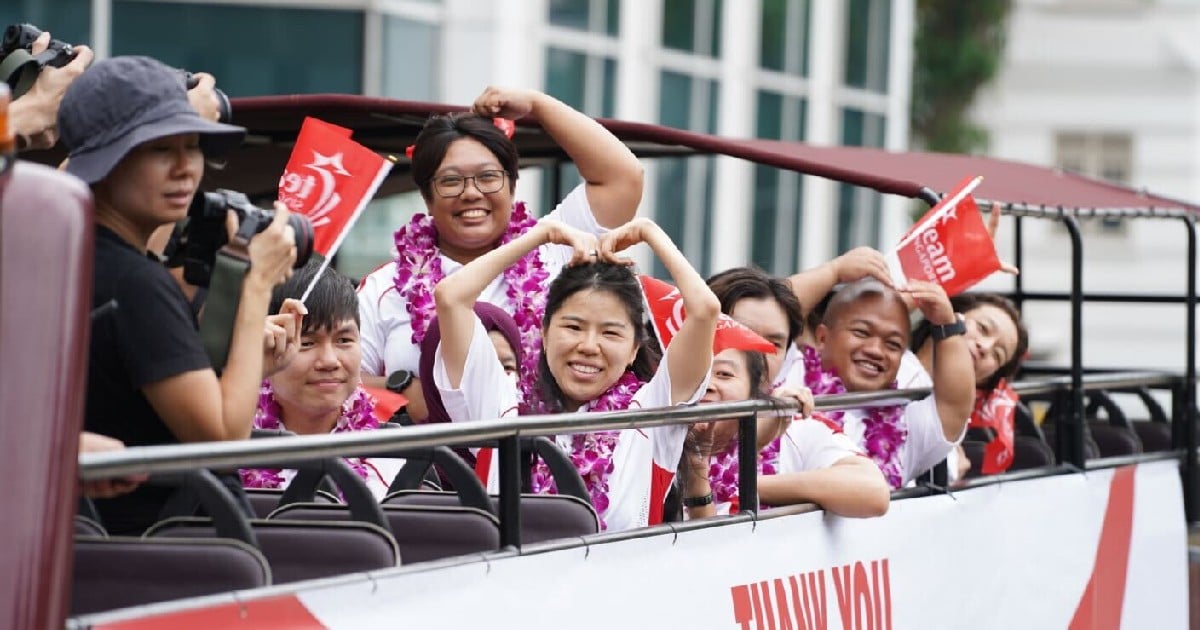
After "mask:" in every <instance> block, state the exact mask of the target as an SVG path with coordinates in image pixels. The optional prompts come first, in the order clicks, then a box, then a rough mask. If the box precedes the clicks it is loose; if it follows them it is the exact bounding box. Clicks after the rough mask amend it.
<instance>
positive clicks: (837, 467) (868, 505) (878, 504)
mask: <svg viewBox="0 0 1200 630" xmlns="http://www.w3.org/2000/svg"><path fill="white" fill-rule="evenodd" d="M758 496H759V499H760V500H761V501H762V502H763V503H766V504H768V505H792V504H795V503H816V504H817V505H819V506H821V507H822V508H823V509H824V510H825V511H826V512H831V513H833V514H838V515H840V516H849V517H853V518H868V517H872V516H883V515H884V514H886V513H887V510H888V503H889V501H890V500H891V489H890V488H888V484H887V480H885V479H884V478H883V473H881V472H879V467H878V466H876V465H875V463H874V462H872V461H871V460H870V459H868V458H866V457H863V456H861V455H851V456H849V457H844V458H842V459H840V460H838V461H837V462H836V463H834V465H833V466H830V467H829V468H821V469H818V470H807V471H804V472H794V473H784V474H780V475H759V477H758Z"/></svg>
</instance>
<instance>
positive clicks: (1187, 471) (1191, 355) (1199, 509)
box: [1175, 214, 1200, 523]
mask: <svg viewBox="0 0 1200 630" xmlns="http://www.w3.org/2000/svg"><path fill="white" fill-rule="evenodd" d="M1183 224H1184V226H1186V227H1187V239H1188V240H1187V253H1188V259H1187V260H1188V268H1187V287H1186V291H1187V304H1186V307H1185V308H1186V310H1187V334H1186V336H1187V343H1186V344H1185V346H1184V355H1185V358H1184V364H1183V374H1184V379H1183V392H1182V394H1183V396H1182V403H1183V404H1182V407H1183V409H1181V410H1179V415H1177V416H1176V418H1175V419H1176V422H1180V421H1182V422H1183V436H1184V444H1185V446H1186V447H1187V450H1186V453H1185V454H1184V458H1183V509H1184V514H1185V515H1186V516H1187V521H1188V522H1189V523H1194V522H1196V521H1200V497H1198V496H1197V492H1198V491H1200V466H1197V455H1196V448H1197V444H1196V418H1195V409H1196V218H1195V217H1194V216H1192V215H1190V214H1188V215H1184V217H1183ZM1181 419H1182V420H1181Z"/></svg>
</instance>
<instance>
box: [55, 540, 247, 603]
mask: <svg viewBox="0 0 1200 630" xmlns="http://www.w3.org/2000/svg"><path fill="white" fill-rule="evenodd" d="M270 584H271V569H270V567H269V566H268V564H267V560H266V558H264V557H263V554H261V553H259V551H258V550H257V549H255V548H253V547H251V546H250V545H247V544H246V543H244V542H242V541H240V540H229V539H217V538H211V539H196V540H170V539H165V538H164V539H149V540H147V539H141V538H126V537H118V538H101V537H97V536H76V537H75V571H74V573H73V575H72V578H71V614H72V615H83V614H88V613H96V612H102V611H106V610H113V609H116V608H125V607H128V606H139V605H143V604H151V603H154V602H161V601H168V600H174V599H182V598H184V597H198V596H201V595H212V594H216V593H225V592H228V591H233V590H243V589H251V588H258V587H260V586H268V585H270Z"/></svg>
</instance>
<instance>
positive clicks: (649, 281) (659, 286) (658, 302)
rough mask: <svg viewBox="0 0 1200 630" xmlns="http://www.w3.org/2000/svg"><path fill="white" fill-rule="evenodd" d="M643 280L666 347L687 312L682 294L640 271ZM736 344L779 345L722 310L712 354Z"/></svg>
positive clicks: (761, 349)
mask: <svg viewBox="0 0 1200 630" xmlns="http://www.w3.org/2000/svg"><path fill="white" fill-rule="evenodd" d="M638 281H640V282H641V283H642V294H643V295H645V296H646V305H647V306H648V307H649V309H650V317H652V318H653V319H654V332H655V333H656V334H657V335H658V341H659V343H660V344H661V346H662V349H663V350H664V351H665V350H666V349H667V346H669V345H671V339H673V338H674V337H675V333H677V332H679V327H680V326H682V325H683V319H684V317H685V316H686V314H685V313H684V309H683V296H682V295H680V294H679V289H676V288H675V287H673V286H671V285H669V284H667V283H666V282H663V281H662V280H659V279H657V278H651V277H650V276H647V275H642V274H639V275H638ZM729 348H737V349H738V350H757V351H758V352H766V353H770V354H773V353H775V352H776V350H777V348H776V347H775V345H774V344H772V343H771V342H770V341H767V340H766V339H763V338H762V336H760V335H759V334H758V333H756V332H754V331H753V330H750V329H749V328H746V327H745V326H743V325H742V324H740V323H738V321H737V320H735V319H733V318H732V317H730V316H728V315H726V314H724V313H721V316H720V318H718V319H717V332H716V335H715V336H714V337H713V354H719V353H720V352H721V351H722V350H728V349H729Z"/></svg>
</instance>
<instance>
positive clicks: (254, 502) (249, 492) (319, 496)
mask: <svg viewBox="0 0 1200 630" xmlns="http://www.w3.org/2000/svg"><path fill="white" fill-rule="evenodd" d="M282 498H283V490H281V489H277V488H246V499H247V500H249V501H250V507H251V508H253V509H254V517H255V518H263V519H265V518H267V517H268V516H270V515H271V512H274V511H275V510H276V508H278V507H279V500H280V499H282ZM315 498H316V501H317V502H318V503H331V504H332V503H341V501H338V499H337V497H336V496H334V495H331V494H329V493H328V492H325V491H323V490H318V491H317V493H316V496H315Z"/></svg>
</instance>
